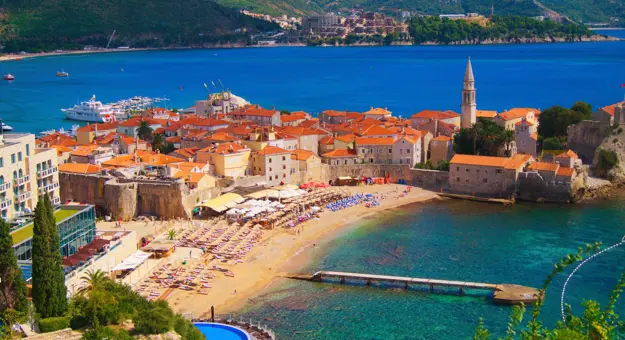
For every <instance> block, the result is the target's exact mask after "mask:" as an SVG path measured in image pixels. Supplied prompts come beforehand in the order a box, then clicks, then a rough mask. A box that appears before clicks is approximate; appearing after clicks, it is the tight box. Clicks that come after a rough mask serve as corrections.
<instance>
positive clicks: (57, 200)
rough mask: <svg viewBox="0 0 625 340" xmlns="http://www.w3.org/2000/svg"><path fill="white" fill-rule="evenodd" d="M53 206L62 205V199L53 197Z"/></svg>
mask: <svg viewBox="0 0 625 340" xmlns="http://www.w3.org/2000/svg"><path fill="white" fill-rule="evenodd" d="M52 204H53V205H59V204H61V198H60V197H53V198H52Z"/></svg>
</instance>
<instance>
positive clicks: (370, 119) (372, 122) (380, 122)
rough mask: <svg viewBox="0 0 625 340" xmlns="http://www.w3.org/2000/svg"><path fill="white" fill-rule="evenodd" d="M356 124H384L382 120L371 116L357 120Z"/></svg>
mask: <svg viewBox="0 0 625 340" xmlns="http://www.w3.org/2000/svg"><path fill="white" fill-rule="evenodd" d="M358 124H359V125H360V126H365V125H382V124H384V122H382V121H381V120H377V119H373V118H365V119H363V120H359V121H358Z"/></svg>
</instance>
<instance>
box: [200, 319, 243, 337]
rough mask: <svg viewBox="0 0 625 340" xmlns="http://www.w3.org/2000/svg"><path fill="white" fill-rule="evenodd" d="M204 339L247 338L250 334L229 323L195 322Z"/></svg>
mask: <svg viewBox="0 0 625 340" xmlns="http://www.w3.org/2000/svg"><path fill="white" fill-rule="evenodd" d="M195 327H197V328H198V329H199V330H200V332H202V334H204V336H206V340H249V339H251V338H250V336H249V335H248V334H247V333H246V332H244V331H243V330H241V329H239V328H236V327H232V326H229V325H223V324H217V323H196V324H195Z"/></svg>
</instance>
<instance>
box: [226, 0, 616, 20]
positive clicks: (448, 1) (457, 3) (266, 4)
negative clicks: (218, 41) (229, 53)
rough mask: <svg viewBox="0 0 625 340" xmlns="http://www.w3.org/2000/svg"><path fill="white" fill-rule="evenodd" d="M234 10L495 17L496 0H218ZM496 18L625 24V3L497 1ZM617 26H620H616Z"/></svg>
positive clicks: (601, 0)
mask: <svg viewBox="0 0 625 340" xmlns="http://www.w3.org/2000/svg"><path fill="white" fill-rule="evenodd" d="M217 1H218V2H219V3H221V4H223V5H225V6H228V7H233V8H240V9H241V8H243V9H248V10H252V11H256V12H259V13H264V14H271V15H279V14H288V15H296V16H299V15H302V14H311V13H323V12H335V11H347V10H349V9H352V8H361V9H364V10H367V11H380V12H387V13H389V14H394V13H395V10H396V9H399V10H406V11H411V12H417V13H419V14H428V15H438V14H457V13H470V12H477V13H480V14H484V15H489V14H490V13H491V5H492V4H493V1H492V0H308V1H307V0H217ZM494 5H495V6H494V7H495V14H497V15H500V16H503V15H522V16H539V15H545V14H546V10H545V9H543V8H541V5H542V6H544V7H546V8H548V9H551V10H553V11H555V12H557V13H559V14H561V15H564V16H567V17H569V18H571V19H572V20H574V21H577V22H609V21H610V18H612V17H614V18H619V19H620V25H624V24H625V0H540V1H534V0H495V1H494ZM614 24H619V23H618V22H615V23H614Z"/></svg>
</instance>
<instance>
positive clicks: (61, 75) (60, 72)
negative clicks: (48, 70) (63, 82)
mask: <svg viewBox="0 0 625 340" xmlns="http://www.w3.org/2000/svg"><path fill="white" fill-rule="evenodd" d="M56 76H57V77H62V78H67V77H69V73H67V72H65V71H57V72H56Z"/></svg>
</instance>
